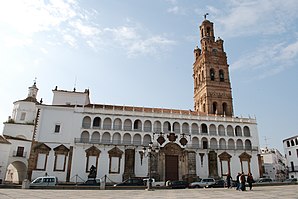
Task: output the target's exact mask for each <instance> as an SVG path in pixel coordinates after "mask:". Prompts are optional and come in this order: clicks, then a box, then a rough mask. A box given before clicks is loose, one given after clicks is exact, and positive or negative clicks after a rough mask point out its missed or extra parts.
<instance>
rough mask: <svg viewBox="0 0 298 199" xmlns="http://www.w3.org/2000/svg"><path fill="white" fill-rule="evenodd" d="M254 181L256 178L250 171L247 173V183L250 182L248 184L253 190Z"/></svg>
mask: <svg viewBox="0 0 298 199" xmlns="http://www.w3.org/2000/svg"><path fill="white" fill-rule="evenodd" d="M253 182H254V179H253V177H252V174H251V173H248V175H247V183H248V186H249V190H250V191H251V190H252V183H253Z"/></svg>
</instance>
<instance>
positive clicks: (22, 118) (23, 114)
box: [20, 112, 26, 121]
mask: <svg viewBox="0 0 298 199" xmlns="http://www.w3.org/2000/svg"><path fill="white" fill-rule="evenodd" d="M25 118H26V113H25V112H23V113H21V119H20V120H21V121H24V120H25Z"/></svg>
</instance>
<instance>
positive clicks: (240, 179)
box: [239, 172, 246, 191]
mask: <svg viewBox="0 0 298 199" xmlns="http://www.w3.org/2000/svg"><path fill="white" fill-rule="evenodd" d="M239 181H240V187H239V191H245V181H246V180H245V175H244V173H243V172H242V173H241V175H240V178H239Z"/></svg>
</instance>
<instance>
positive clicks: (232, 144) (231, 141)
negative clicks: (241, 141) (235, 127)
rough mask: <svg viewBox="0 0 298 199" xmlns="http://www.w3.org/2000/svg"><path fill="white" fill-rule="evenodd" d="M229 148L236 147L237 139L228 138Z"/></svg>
mask: <svg viewBox="0 0 298 199" xmlns="http://www.w3.org/2000/svg"><path fill="white" fill-rule="evenodd" d="M228 149H235V141H234V140H233V139H232V138H230V139H229V140H228Z"/></svg>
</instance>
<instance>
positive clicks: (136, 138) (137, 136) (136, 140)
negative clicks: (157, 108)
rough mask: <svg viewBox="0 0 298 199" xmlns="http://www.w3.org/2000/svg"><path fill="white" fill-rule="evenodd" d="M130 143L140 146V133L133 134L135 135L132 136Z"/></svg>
mask: <svg viewBox="0 0 298 199" xmlns="http://www.w3.org/2000/svg"><path fill="white" fill-rule="evenodd" d="M132 143H133V145H136V146H141V145H142V139H141V135H140V134H138V133H137V134H135V135H134V136H133V139H132Z"/></svg>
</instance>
